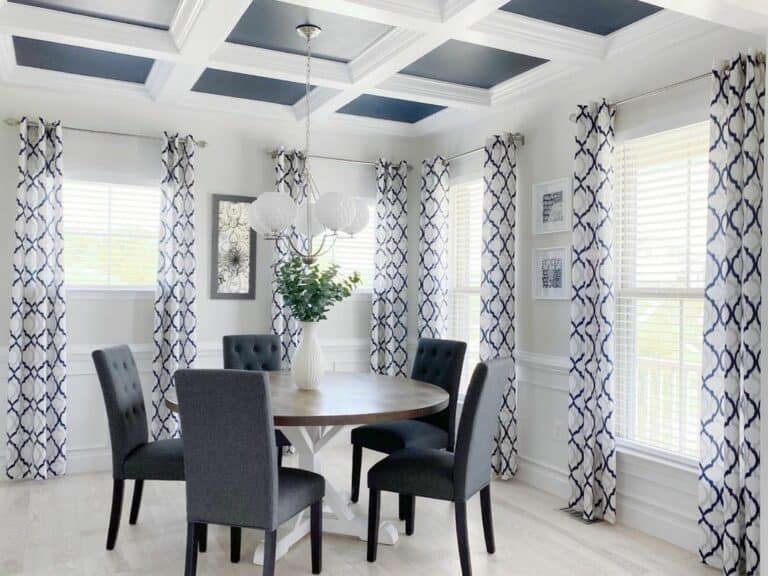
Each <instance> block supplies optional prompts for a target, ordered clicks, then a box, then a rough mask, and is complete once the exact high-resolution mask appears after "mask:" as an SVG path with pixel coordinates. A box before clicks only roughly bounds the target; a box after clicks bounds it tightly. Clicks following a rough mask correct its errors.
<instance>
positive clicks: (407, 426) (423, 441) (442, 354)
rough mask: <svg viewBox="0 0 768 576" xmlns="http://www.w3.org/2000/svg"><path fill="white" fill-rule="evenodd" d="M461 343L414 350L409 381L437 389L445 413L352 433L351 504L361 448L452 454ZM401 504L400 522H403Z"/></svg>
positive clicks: (433, 343) (423, 342)
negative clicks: (442, 394) (444, 403)
mask: <svg viewBox="0 0 768 576" xmlns="http://www.w3.org/2000/svg"><path fill="white" fill-rule="evenodd" d="M466 351H467V344H466V343H465V342H457V341H455V340H436V339H432V338H421V339H419V343H418V346H417V349H416V358H415V360H414V362H413V370H412V371H411V378H414V379H415V380H421V381H422V382H429V383H430V384H435V385H436V386H440V387H441V388H443V389H444V390H445V391H446V392H448V395H449V397H450V400H449V402H448V407H447V408H445V410H443V411H441V412H439V413H437V414H433V415H432V416H427V417H425V418H420V419H418V420H400V421H397V422H383V423H380V424H368V425H365V426H359V427H357V428H355V429H353V430H352V434H351V439H352V495H351V500H352V502H357V500H358V498H359V496H360V471H361V468H362V465H363V448H368V449H369V450H375V451H377V452H383V453H385V454H392V453H393V452H397V451H398V450H402V449H403V448H411V447H418V448H438V449H447V450H449V451H452V450H453V442H454V428H455V423H456V403H457V401H458V398H459V384H460V383H461V371H462V368H463V367H464V354H465V353H466ZM404 505H405V502H404V501H401V506H400V508H401V509H400V519H401V520H404V519H405V510H404V509H403V506H404Z"/></svg>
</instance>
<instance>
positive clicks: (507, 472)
mask: <svg viewBox="0 0 768 576" xmlns="http://www.w3.org/2000/svg"><path fill="white" fill-rule="evenodd" d="M483 184H484V190H483V252H482V258H481V267H482V276H481V279H480V360H482V361H486V360H492V359H494V358H514V354H515V223H516V203H517V147H516V145H515V144H514V143H513V142H510V141H509V139H508V138H507V137H505V136H492V137H490V138H489V139H488V141H487V142H486V145H485V164H484V177H483ZM491 462H492V465H493V471H494V473H495V474H496V475H497V476H498V477H500V478H502V479H505V480H506V479H509V478H512V476H514V475H515V472H517V379H516V374H515V365H514V362H513V363H512V370H511V372H510V373H509V376H508V381H507V387H506V391H505V392H504V398H503V401H502V404H501V409H500V411H499V427H498V432H497V433H496V444H495V447H494V449H493V456H492V460H491Z"/></svg>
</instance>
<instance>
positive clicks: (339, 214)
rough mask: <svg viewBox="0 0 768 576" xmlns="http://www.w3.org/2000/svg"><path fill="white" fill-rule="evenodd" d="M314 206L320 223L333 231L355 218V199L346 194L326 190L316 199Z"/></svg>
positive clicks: (342, 227)
mask: <svg viewBox="0 0 768 576" xmlns="http://www.w3.org/2000/svg"><path fill="white" fill-rule="evenodd" d="M315 206H316V208H315V213H316V214H317V219H318V221H319V222H320V224H322V225H323V226H325V227H326V228H328V229H329V230H332V231H334V232H338V231H339V230H343V229H344V228H346V227H347V226H349V225H350V224H352V220H354V218H355V213H356V210H355V200H354V198H352V197H351V196H347V195H346V194H340V193H338V192H328V194H323V195H322V196H320V198H318V199H317V202H315Z"/></svg>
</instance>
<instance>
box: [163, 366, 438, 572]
mask: <svg viewBox="0 0 768 576" xmlns="http://www.w3.org/2000/svg"><path fill="white" fill-rule="evenodd" d="M267 374H268V375H269V388H270V395H271V399H272V415H273V417H274V421H275V426H277V427H279V428H280V429H281V430H282V431H283V433H284V434H285V435H286V436H287V437H288V439H289V440H290V441H291V444H292V445H293V446H294V448H295V449H296V452H297V454H298V460H299V467H300V468H303V469H305V470H311V471H312V472H316V473H318V474H322V450H323V448H325V447H326V446H327V445H328V443H329V442H330V440H331V439H333V438H334V437H335V436H336V435H337V434H339V432H341V431H342V430H343V429H344V427H345V426H350V425H360V424H370V423H375V422H390V421H393V420H406V419H411V418H420V417H423V416H429V415H430V414H435V413H437V412H440V411H441V410H443V409H445V408H446V407H447V406H448V393H447V392H445V391H444V390H443V389H442V388H440V387H439V386H435V385H433V384H428V383H426V382H420V381H418V380H413V379H410V378H405V377H401V376H382V375H379V374H372V373H350V372H326V373H325V374H323V376H322V378H321V380H320V387H319V389H317V390H300V389H298V388H297V387H296V384H295V383H294V381H293V378H292V376H291V374H290V372H268V373H267ZM165 403H166V405H167V406H168V408H169V409H170V410H172V411H175V412H178V411H179V405H178V401H177V399H176V393H175V391H174V390H171V391H169V392H168V393H167V394H166V397H165ZM350 466H351V462H350ZM325 508H326V509H325V514H324V518H323V531H325V532H331V533H334V534H345V535H348V536H356V537H358V538H360V539H361V540H365V539H367V535H368V527H367V518H365V517H363V516H359V515H358V514H357V513H356V512H355V510H354V509H353V508H352V506H351V504H350V500H349V494H348V493H347V492H346V491H343V490H339V489H337V488H336V487H335V486H334V485H333V484H332V483H331V482H329V481H328V479H327V478H326V482H325ZM309 528H310V521H309V514H308V512H307V511H304V512H302V513H300V514H298V515H297V516H296V517H294V518H292V519H291V520H290V521H289V522H287V523H286V525H285V526H284V527H283V528H281V530H280V531H278V541H277V557H278V558H280V557H281V556H283V555H284V554H285V553H286V552H287V551H288V550H289V549H290V547H291V546H293V544H295V543H296V542H298V541H299V540H301V539H302V538H303V537H304V536H306V535H307V534H309ZM397 539H398V532H397V528H395V526H394V525H393V524H392V523H391V522H389V521H384V522H382V524H381V526H380V529H379V542H380V543H382V544H394V543H395V542H397ZM263 556H264V549H263V543H262V544H260V545H259V546H258V547H257V549H256V551H255V553H254V557H253V561H254V563H256V564H262V563H263Z"/></svg>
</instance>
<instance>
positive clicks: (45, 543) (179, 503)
mask: <svg viewBox="0 0 768 576" xmlns="http://www.w3.org/2000/svg"><path fill="white" fill-rule="evenodd" d="M328 453H329V456H328V460H327V461H326V462H327V465H326V475H327V476H328V477H331V478H333V479H334V480H335V481H337V482H339V484H337V485H339V486H346V485H347V484H346V483H347V482H348V476H349V462H350V459H351V452H350V450H349V449H348V448H347V447H346V446H339V447H335V446H334V447H331V448H329V451H328ZM366 458H367V459H366V462H365V464H366V465H370V464H371V463H372V462H373V461H374V458H375V457H373V456H371V455H366ZM290 462H291V459H290V458H289V459H287V463H288V464H290ZM126 488H127V489H126V502H125V505H124V507H123V524H122V526H121V527H120V534H119V536H118V540H117V547H116V549H115V550H114V551H112V552H107V551H106V550H105V549H104V543H105V538H106V526H107V520H108V516H109V505H110V495H111V476H110V475H109V474H88V475H79V476H69V477H66V478H62V479H59V480H52V481H47V482H38V483H34V482H18V483H7V482H1V483H0V574H1V575H3V576H16V575H25V576H32V575H35V576H37V575H40V576H42V575H46V576H49V575H54V574H55V575H56V576H68V575H78V576H90V575H99V576H101V575H106V574H143V575H149V574H153V575H154V574H163V575H165V574H172V575H179V576H181V575H182V574H183V565H184V539H185V518H184V488H183V485H182V484H178V483H163V482H147V483H145V488H144V499H143V503H142V509H141V516H140V518H139V523H138V525H136V526H129V525H128V519H127V516H128V508H129V504H130V492H131V491H132V486H127V487H126ZM363 500H365V501H367V490H362V494H361V505H360V510H361V513H364V512H365V506H366V505H365V504H364V503H363V502H362V501H363ZM475 500H477V499H476V498H475V499H474V500H473V501H472V503H471V504H470V510H469V516H470V527H469V531H470V539H471V545H472V563H473V568H474V573H475V574H476V575H486V574H487V575H489V576H496V575H498V576H510V575H525V576H528V575H536V576H539V575H542V576H556V575H557V576H559V575H563V576H566V575H568V576H580V575H584V576H598V575H610V576H624V575H627V576H629V575H631V576H676V575H681V576H682V575H685V576H693V575H696V574H702V575H706V576H714V575H715V574H716V572H714V571H712V570H709V569H707V568H704V567H703V566H701V565H700V564H699V563H698V562H697V560H696V558H695V557H694V556H693V555H692V554H690V553H688V552H685V551H683V550H681V549H679V548H676V547H674V546H672V545H670V544H666V543H665V542H662V541H661V540H657V539H655V538H653V537H651V536H648V535H646V534H643V533H641V532H637V531H635V530H632V529H629V528H626V527H623V526H609V525H605V524H595V525H591V526H587V525H584V524H582V523H581V522H579V521H577V520H574V519H572V518H570V517H569V516H567V515H566V514H564V513H562V512H559V511H558V510H557V509H558V507H560V506H561V505H562V502H560V501H559V500H558V499H556V498H554V497H552V496H550V495H548V494H545V493H543V492H540V491H538V490H535V489H534V488H532V487H530V486H526V485H524V484H522V483H520V482H516V481H511V482H504V483H502V482H495V483H494V484H493V507H494V516H495V527H496V542H497V552H496V554H495V555H493V556H489V555H487V554H486V553H485V547H484V544H483V535H482V524H481V522H480V508H479V502H477V501H475ZM382 506H383V512H382V514H383V516H384V517H390V518H391V517H395V516H396V496H395V495H391V494H389V495H387V494H385V495H384V496H383V502H382ZM416 511H417V516H416V533H415V534H414V535H413V536H411V537H405V536H403V537H401V539H400V541H399V542H398V543H397V544H396V545H395V546H383V545H382V546H380V547H379V555H378V561H377V562H376V563H375V564H368V563H367V562H366V561H365V543H364V542H362V541H360V540H356V539H351V538H346V537H341V536H333V535H325V536H324V541H323V574H325V575H326V576H352V575H364V576H365V575H368V576H373V575H381V576H394V575H398V576H400V575H419V576H444V575H454V574H459V561H458V552H457V549H456V541H455V533H454V524H453V509H452V507H451V505H450V504H448V503H444V502H435V501H429V500H423V499H421V500H418V501H417V504H416ZM398 525H399V526H400V529H401V532H402V529H403V526H402V524H398ZM259 536H260V534H259V533H258V532H255V531H244V534H243V558H242V560H241V562H240V564H238V565H233V564H230V563H229V530H228V529H226V528H222V527H214V526H212V527H211V528H210V529H209V542H208V552H207V553H206V554H201V555H200V561H199V565H198V574H199V575H200V576H205V575H213V574H216V575H234V574H251V575H259V574H261V569H260V568H259V567H257V566H255V565H253V564H251V563H250V562H249V560H250V556H251V554H252V552H253V548H254V546H255V543H256V541H257V538H259ZM310 573H311V570H310V558H309V538H306V539H305V540H304V541H302V542H300V543H299V544H297V545H296V546H294V548H293V549H292V550H291V551H290V552H289V553H288V555H287V556H285V557H284V558H283V559H282V560H280V561H279V562H278V565H277V574H279V575H282V576H286V575H289V574H310Z"/></svg>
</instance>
